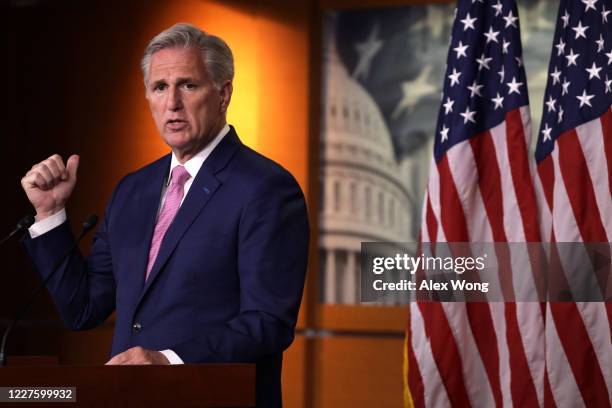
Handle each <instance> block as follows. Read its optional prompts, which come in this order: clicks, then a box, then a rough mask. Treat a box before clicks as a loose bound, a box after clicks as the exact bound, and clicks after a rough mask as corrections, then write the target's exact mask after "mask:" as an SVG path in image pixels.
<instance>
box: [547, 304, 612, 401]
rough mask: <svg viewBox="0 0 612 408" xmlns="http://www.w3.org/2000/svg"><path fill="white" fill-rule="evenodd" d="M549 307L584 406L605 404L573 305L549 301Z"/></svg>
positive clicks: (595, 362) (592, 354)
mask: <svg viewBox="0 0 612 408" xmlns="http://www.w3.org/2000/svg"><path fill="white" fill-rule="evenodd" d="M550 308H551V311H552V317H553V319H554V321H555V327H556V329H557V333H558V336H559V340H560V341H561V344H562V346H563V350H564V352H565V355H566V356H567V359H568V361H569V364H570V367H571V370H572V373H573V374H574V378H575V380H576V383H577V385H578V388H579V390H580V394H581V396H582V399H583V401H584V403H585V404H586V406H587V407H609V406H610V402H609V400H608V398H607V396H608V392H607V387H606V383H605V381H604V378H603V375H602V372H601V367H600V365H599V362H598V359H597V356H596V354H595V352H594V350H593V347H592V344H591V341H590V339H589V336H588V334H587V332H586V328H585V325H584V322H583V320H582V316H581V315H580V313H579V311H578V308H577V305H576V304H575V303H572V302H565V303H551V304H550Z"/></svg>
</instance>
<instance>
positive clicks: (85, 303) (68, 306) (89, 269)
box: [23, 195, 115, 330]
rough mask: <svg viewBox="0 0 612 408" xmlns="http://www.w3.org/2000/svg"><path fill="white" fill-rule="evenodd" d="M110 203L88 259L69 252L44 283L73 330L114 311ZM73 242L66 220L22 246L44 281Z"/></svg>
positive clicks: (84, 327)
mask: <svg viewBox="0 0 612 408" xmlns="http://www.w3.org/2000/svg"><path fill="white" fill-rule="evenodd" d="M113 196H114V195H113ZM112 201H113V200H111V204H109V206H108V208H107V210H106V213H105V216H104V220H103V222H102V224H101V225H100V227H99V228H98V230H97V232H96V234H95V236H94V240H93V246H92V250H91V254H90V256H89V257H88V258H87V259H84V258H83V256H82V255H81V252H80V251H79V250H78V248H77V249H76V250H74V251H72V253H71V254H70V256H69V257H68V258H67V259H66V260H65V261H64V262H63V263H62V264H61V265H60V267H59V269H58V270H57V271H56V272H55V273H54V274H53V276H52V277H51V279H50V280H49V282H48V283H47V290H48V291H49V293H50V294H51V297H52V298H53V301H54V303H55V305H56V306H57V309H58V311H59V314H60V316H61V318H62V320H63V321H64V323H65V324H66V325H67V326H68V327H69V328H71V329H72V330H84V329H89V328H93V327H96V326H98V325H99V324H101V323H103V322H104V321H105V320H106V319H107V318H108V316H110V314H111V313H112V312H113V311H114V310H115V279H114V275H113V269H112V258H111V252H110V246H109V241H108V228H109V225H108V224H109V215H110V208H111V205H112ZM74 241H75V236H74V234H73V233H72V230H71V229H70V226H69V223H68V221H66V222H64V223H62V224H61V225H59V226H58V227H56V228H54V229H52V230H51V231H49V232H47V233H45V234H43V235H41V236H38V237H36V238H30V236H29V234H26V236H25V237H24V239H23V246H24V247H25V250H26V252H27V253H28V254H29V256H30V258H31V259H32V261H33V263H34V266H35V268H36V269H37V270H38V272H39V274H40V275H41V277H42V278H43V279H46V278H47V277H48V276H49V275H50V274H51V273H52V272H53V271H52V270H53V267H54V266H55V265H56V264H57V262H59V260H60V258H61V256H62V255H63V254H65V253H66V252H67V251H68V250H69V249H70V247H71V246H72V245H73V244H74Z"/></svg>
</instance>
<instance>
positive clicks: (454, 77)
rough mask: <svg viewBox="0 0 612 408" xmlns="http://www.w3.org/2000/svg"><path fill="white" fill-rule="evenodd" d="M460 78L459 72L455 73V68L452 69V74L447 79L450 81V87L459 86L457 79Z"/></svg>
mask: <svg viewBox="0 0 612 408" xmlns="http://www.w3.org/2000/svg"><path fill="white" fill-rule="evenodd" d="M460 76H461V72H457V70H456V69H455V68H453V73H452V74H450V75H449V76H448V77H449V79H450V80H451V83H450V86H454V85H457V84H459V77H460Z"/></svg>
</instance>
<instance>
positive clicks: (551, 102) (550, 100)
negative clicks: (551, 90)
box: [546, 95, 557, 113]
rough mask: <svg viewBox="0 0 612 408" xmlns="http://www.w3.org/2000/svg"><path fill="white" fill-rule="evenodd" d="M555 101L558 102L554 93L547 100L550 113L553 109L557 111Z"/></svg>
mask: <svg viewBox="0 0 612 408" xmlns="http://www.w3.org/2000/svg"><path fill="white" fill-rule="evenodd" d="M555 103H557V100H556V99H553V97H552V95H550V96H549V97H548V101H546V106H547V107H548V113H550V112H552V111H555V112H556V111H557V109H556V108H555Z"/></svg>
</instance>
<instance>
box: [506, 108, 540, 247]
mask: <svg viewBox="0 0 612 408" xmlns="http://www.w3.org/2000/svg"><path fill="white" fill-rule="evenodd" d="M525 129H527V130H528V131H529V132H531V125H530V119H529V111H528V108H526V107H523V108H520V109H514V110H511V111H510V112H508V113H507V114H506V137H507V146H508V149H507V155H508V164H509V167H510V171H511V172H512V180H513V182H514V190H515V192H516V203H517V204H518V208H519V210H520V212H521V220H522V221H523V230H524V234H525V239H526V240H527V242H538V241H540V239H541V234H540V229H539V225H538V222H537V214H538V211H537V203H536V200H535V190H534V188H533V184H532V183H530V182H525V181H526V180H533V175H532V173H531V170H530V165H529V158H528V156H527V141H528V140H529V137H526V132H525ZM510 158H512V159H510Z"/></svg>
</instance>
